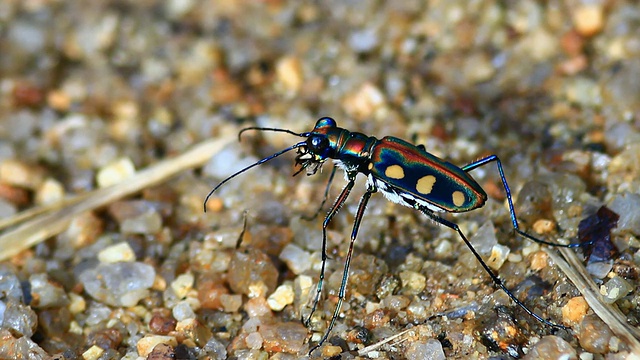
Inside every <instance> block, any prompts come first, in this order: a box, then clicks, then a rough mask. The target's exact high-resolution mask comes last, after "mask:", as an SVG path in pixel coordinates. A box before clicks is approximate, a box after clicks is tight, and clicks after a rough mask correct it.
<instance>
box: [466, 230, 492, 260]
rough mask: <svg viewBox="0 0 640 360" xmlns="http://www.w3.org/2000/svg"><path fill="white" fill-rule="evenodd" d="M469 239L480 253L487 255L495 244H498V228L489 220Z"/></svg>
mask: <svg viewBox="0 0 640 360" xmlns="http://www.w3.org/2000/svg"><path fill="white" fill-rule="evenodd" d="M469 241H470V242H471V244H472V245H473V247H474V248H475V249H476V251H477V252H478V254H480V255H482V256H483V257H484V256H487V255H489V254H491V252H492V250H493V248H494V246H496V245H497V244H498V238H496V229H495V227H494V226H493V222H492V221H487V222H485V223H484V224H482V226H480V227H479V228H478V230H477V231H476V232H475V233H474V234H473V235H472V236H471V237H470V238H469Z"/></svg>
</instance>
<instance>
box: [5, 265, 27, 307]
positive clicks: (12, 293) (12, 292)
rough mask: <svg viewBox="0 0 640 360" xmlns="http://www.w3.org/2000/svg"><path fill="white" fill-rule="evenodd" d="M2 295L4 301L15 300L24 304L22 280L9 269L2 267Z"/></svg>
mask: <svg viewBox="0 0 640 360" xmlns="http://www.w3.org/2000/svg"><path fill="white" fill-rule="evenodd" d="M0 294H2V301H7V300H15V301H18V302H22V298H23V295H22V285H21V284H20V279H18V277H17V276H16V274H15V273H13V272H12V271H11V270H10V269H9V268H8V267H5V266H3V265H0Z"/></svg>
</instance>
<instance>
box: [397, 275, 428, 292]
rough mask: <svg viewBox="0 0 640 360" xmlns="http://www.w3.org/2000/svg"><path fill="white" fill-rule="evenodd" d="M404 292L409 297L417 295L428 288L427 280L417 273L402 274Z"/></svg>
mask: <svg viewBox="0 0 640 360" xmlns="http://www.w3.org/2000/svg"><path fill="white" fill-rule="evenodd" d="M400 281H402V292H403V293H405V294H407V295H416V294H419V293H421V292H422V290H424V288H425V287H426V286H427V278H426V277H425V276H424V275H422V274H420V273H417V272H415V271H403V272H401V273H400Z"/></svg>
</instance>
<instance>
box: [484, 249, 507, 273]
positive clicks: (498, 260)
mask: <svg viewBox="0 0 640 360" xmlns="http://www.w3.org/2000/svg"><path fill="white" fill-rule="evenodd" d="M510 252H511V249H509V247H507V246H504V245H500V244H497V245H494V246H493V248H492V249H491V256H489V258H487V260H486V261H485V262H486V263H487V265H489V267H491V268H492V269H493V270H499V269H500V268H501V267H502V265H503V264H504V262H505V261H507V257H509V253H510Z"/></svg>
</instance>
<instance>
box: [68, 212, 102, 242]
mask: <svg viewBox="0 0 640 360" xmlns="http://www.w3.org/2000/svg"><path fill="white" fill-rule="evenodd" d="M103 228H104V223H103V222H102V220H101V219H100V218H99V217H98V216H96V215H95V214H94V213H93V212H85V213H82V214H80V215H78V216H76V217H74V218H73V220H71V223H70V224H69V226H68V227H67V229H66V230H65V231H64V232H62V234H60V235H59V236H58V242H59V243H60V246H65V247H69V248H70V249H71V250H76V249H79V248H82V247H84V246H87V245H89V244H92V243H93V242H95V240H96V239H97V238H98V236H100V234H102V231H103Z"/></svg>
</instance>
